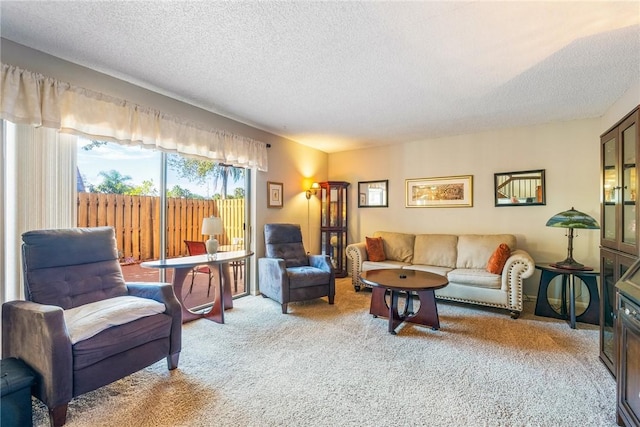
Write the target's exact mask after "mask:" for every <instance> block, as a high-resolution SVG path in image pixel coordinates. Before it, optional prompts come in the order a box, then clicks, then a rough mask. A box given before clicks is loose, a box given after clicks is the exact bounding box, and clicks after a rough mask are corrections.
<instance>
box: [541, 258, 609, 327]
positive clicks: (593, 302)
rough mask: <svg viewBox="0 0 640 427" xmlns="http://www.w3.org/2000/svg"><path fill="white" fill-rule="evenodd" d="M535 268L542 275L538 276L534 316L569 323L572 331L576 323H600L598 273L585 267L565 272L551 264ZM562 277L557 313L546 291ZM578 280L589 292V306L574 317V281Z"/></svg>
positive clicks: (565, 270)
mask: <svg viewBox="0 0 640 427" xmlns="http://www.w3.org/2000/svg"><path fill="white" fill-rule="evenodd" d="M536 268H537V269H538V270H540V271H541V272H542V273H541V275H540V286H539V287H538V299H537V300H536V310H535V314H536V316H545V317H553V318H556V319H564V320H568V321H569V325H570V326H571V328H572V329H575V328H576V322H584V323H591V324H594V325H598V324H599V321H600V296H599V293H598V281H597V277H598V276H599V275H600V273H599V272H597V271H594V270H593V269H591V268H589V267H586V268H585V269H583V270H567V269H563V268H557V267H554V266H553V265H552V264H536ZM557 276H562V292H561V297H560V298H561V305H560V312H559V313H558V312H557V311H556V310H555V309H554V308H553V307H552V306H551V304H550V303H549V298H548V295H547V291H548V289H549V284H550V283H551V281H552V280H553V279H554V278H555V277H557ZM576 278H578V279H580V281H582V283H584V284H585V285H586V286H587V290H588V291H589V305H588V306H587V308H586V310H585V311H584V312H583V313H582V314H580V315H579V316H576V289H575V288H576V286H575V279H576ZM567 285H568V286H569V294H570V295H569V312H568V313H567V298H566V291H567Z"/></svg>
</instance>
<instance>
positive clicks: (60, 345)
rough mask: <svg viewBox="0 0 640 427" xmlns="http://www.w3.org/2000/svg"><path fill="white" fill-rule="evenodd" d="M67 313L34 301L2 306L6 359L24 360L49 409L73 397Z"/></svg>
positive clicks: (41, 398)
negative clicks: (34, 377)
mask: <svg viewBox="0 0 640 427" xmlns="http://www.w3.org/2000/svg"><path fill="white" fill-rule="evenodd" d="M63 313H64V311H63V310H62V308H61V307H58V306H54V305H44V304H37V303H35V302H31V301H9V302H6V303H4V304H2V358H3V359H4V358H7V357H16V358H18V359H21V360H23V361H24V362H25V363H26V364H27V365H29V366H30V367H31V368H32V369H33V370H34V372H35V373H36V377H37V380H36V384H35V386H34V389H33V390H34V395H35V396H36V397H37V398H38V399H40V400H41V401H42V402H44V403H45V404H46V405H47V406H48V407H49V408H54V407H56V406H58V405H61V404H65V403H67V402H69V401H70V400H71V398H72V397H73V356H72V349H71V339H70V337H69V333H68V331H67V326H66V325H65V322H64V315H63Z"/></svg>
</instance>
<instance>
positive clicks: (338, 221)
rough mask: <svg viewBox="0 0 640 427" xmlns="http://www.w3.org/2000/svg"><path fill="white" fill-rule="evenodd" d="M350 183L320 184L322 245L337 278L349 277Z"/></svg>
mask: <svg viewBox="0 0 640 427" xmlns="http://www.w3.org/2000/svg"><path fill="white" fill-rule="evenodd" d="M348 187H349V183H348V182H344V181H327V182H321V183H320V209H321V211H320V244H321V245H322V254H323V255H329V258H330V259H331V265H332V266H333V269H334V272H335V274H336V277H346V276H347V255H346V248H347V212H348V211H347V201H348V200H347V188H348Z"/></svg>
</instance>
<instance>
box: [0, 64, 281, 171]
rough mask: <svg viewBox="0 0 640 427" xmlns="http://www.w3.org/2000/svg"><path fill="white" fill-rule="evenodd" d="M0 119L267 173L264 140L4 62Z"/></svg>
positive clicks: (0, 93)
mask: <svg viewBox="0 0 640 427" xmlns="http://www.w3.org/2000/svg"><path fill="white" fill-rule="evenodd" d="M1 73H2V74H1V76H0V84H1V87H0V96H1V101H0V117H1V118H4V119H6V120H9V121H12V122H14V123H22V124H30V125H33V126H45V127H53V128H55V129H59V130H60V132H62V133H69V134H74V135H81V136H85V137H87V138H89V139H97V140H103V141H113V142H118V143H121V144H136V145H143V146H149V147H152V148H156V149H159V150H163V151H167V152H176V153H180V154H183V155H187V156H197V157H201V158H205V159H207V160H213V161H216V162H219V163H224V164H228V165H233V166H239V167H245V168H252V169H258V170H261V171H266V170H267V168H268V166H267V145H266V144H265V143H263V142H260V141H256V140H254V139H251V138H246V137H243V136H240V135H236V134H232V133H229V132H226V131H223V130H218V129H211V128H206V127H205V126H203V125H201V124H196V123H193V122H189V121H187V120H185V119H183V118H179V117H175V116H171V115H168V114H164V113H162V112H161V111H158V110H154V109H152V108H148V107H143V106H140V105H136V104H134V103H131V102H129V101H127V100H123V99H117V98H113V97H111V96H108V95H105V94H101V93H98V92H95V91H92V90H89V89H84V88H80V87H75V86H72V85H70V84H68V83H65V82H60V81H57V80H55V79H52V78H48V77H46V76H43V75H41V74H37V73H33V72H30V71H27V70H23V69H20V68H18V67H15V66H12V65H8V64H2V71H1Z"/></svg>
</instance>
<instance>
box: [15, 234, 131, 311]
mask: <svg viewBox="0 0 640 427" xmlns="http://www.w3.org/2000/svg"><path fill="white" fill-rule="evenodd" d="M22 240H23V242H24V243H23V245H22V255H23V267H24V275H25V280H24V282H25V292H26V293H27V299H29V300H30V301H34V302H37V303H40V304H49V305H57V306H59V307H62V308H63V309H65V310H66V309H68V308H73V307H77V306H79V305H84V304H88V303H91V302H94V301H99V300H102V299H105V298H113V297H118V296H124V295H127V294H128V291H127V287H126V285H125V282H124V278H123V277H122V270H121V269H120V264H119V259H118V251H117V249H116V248H117V245H116V240H115V234H114V232H113V228H111V227H96V228H76V229H66V230H38V231H28V232H26V233H24V234H23V235H22Z"/></svg>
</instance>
